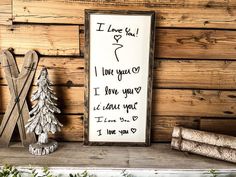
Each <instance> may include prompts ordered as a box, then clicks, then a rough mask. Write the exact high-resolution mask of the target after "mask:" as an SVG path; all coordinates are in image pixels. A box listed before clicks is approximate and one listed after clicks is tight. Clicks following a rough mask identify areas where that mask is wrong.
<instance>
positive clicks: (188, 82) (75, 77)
mask: <svg viewBox="0 0 236 177" xmlns="http://www.w3.org/2000/svg"><path fill="white" fill-rule="evenodd" d="M22 62H23V58H22V57H17V63H18V66H19V68H21V64H22ZM42 66H46V67H47V68H48V71H49V78H50V80H51V81H52V82H53V84H54V85H64V86H68V87H70V86H82V85H83V84H84V59H83V58H69V57H41V58H40V61H39V65H38V68H37V71H36V77H35V79H34V85H35V81H36V78H37V76H38V75H39V72H40V70H41V68H42ZM235 74H236V61H221V60H219V61H215V60H212V61H209V60H162V59H158V60H156V61H155V69H154V80H153V85H154V87H155V88H201V89H236V85H235ZM0 84H1V85H6V80H5V78H4V73H3V71H2V67H0Z"/></svg>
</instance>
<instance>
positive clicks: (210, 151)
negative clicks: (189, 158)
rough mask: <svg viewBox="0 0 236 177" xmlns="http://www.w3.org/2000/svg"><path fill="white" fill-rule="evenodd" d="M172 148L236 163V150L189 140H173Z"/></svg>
mask: <svg viewBox="0 0 236 177" xmlns="http://www.w3.org/2000/svg"><path fill="white" fill-rule="evenodd" d="M171 147H172V148H173V149H177V150H180V151H185V152H190V153H194V154H199V155H203V156H206V157H212V158H215V159H220V160H224V161H228V162H233V163H236V150H235V149H230V148H225V147H219V146H214V145H209V144H204V143H199V142H194V141H189V140H181V139H178V138H172V141H171Z"/></svg>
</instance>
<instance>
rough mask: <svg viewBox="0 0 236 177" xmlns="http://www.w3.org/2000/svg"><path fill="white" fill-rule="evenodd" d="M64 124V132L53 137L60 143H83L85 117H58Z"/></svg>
mask: <svg viewBox="0 0 236 177" xmlns="http://www.w3.org/2000/svg"><path fill="white" fill-rule="evenodd" d="M57 117H58V120H59V121H60V122H61V123H62V124H63V127H62V131H61V132H56V133H55V134H54V135H51V136H50V137H51V138H54V139H56V140H58V141H83V135H84V133H83V130H84V127H83V115H58V116H57Z"/></svg>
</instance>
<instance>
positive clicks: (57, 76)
mask: <svg viewBox="0 0 236 177" xmlns="http://www.w3.org/2000/svg"><path fill="white" fill-rule="evenodd" d="M23 60H24V58H23V57H17V58H16V61H17V64H18V67H19V69H20V70H21V65H22V64H23ZM43 66H46V67H47V68H48V72H49V79H50V81H51V82H52V83H53V85H64V86H68V87H71V86H81V85H83V84H84V60H83V59H82V58H74V57H73V58H71V57H41V58H40V60H39V64H38V67H37V71H36V74H35V75H36V77H35V78H34V81H33V84H34V85H36V81H37V78H38V76H39V73H40V71H41V69H42V67H43ZM0 84H1V85H6V84H7V82H6V79H5V75H4V71H3V69H2V66H1V67H0Z"/></svg>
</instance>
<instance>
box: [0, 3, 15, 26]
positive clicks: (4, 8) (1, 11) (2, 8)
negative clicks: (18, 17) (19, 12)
mask: <svg viewBox="0 0 236 177" xmlns="http://www.w3.org/2000/svg"><path fill="white" fill-rule="evenodd" d="M0 24H1V25H11V24H12V1H11V0H1V1H0Z"/></svg>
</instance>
